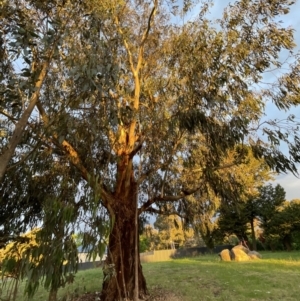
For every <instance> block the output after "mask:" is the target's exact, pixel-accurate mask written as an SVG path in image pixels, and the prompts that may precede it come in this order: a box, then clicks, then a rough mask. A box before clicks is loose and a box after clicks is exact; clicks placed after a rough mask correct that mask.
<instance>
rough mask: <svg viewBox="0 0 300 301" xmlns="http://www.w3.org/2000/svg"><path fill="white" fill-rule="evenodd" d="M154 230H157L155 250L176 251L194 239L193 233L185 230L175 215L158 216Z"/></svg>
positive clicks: (190, 230)
mask: <svg viewBox="0 0 300 301" xmlns="http://www.w3.org/2000/svg"><path fill="white" fill-rule="evenodd" d="M154 228H156V229H158V233H157V239H156V245H155V250H165V249H174V248H176V249H177V248H179V247H182V246H184V245H185V243H186V242H187V241H188V240H189V239H191V238H193V237H194V231H193V230H192V229H186V228H185V227H184V225H183V223H182V221H181V220H180V219H179V218H178V217H177V216H176V215H170V216H158V217H157V218H156V221H155V223H154ZM146 233H147V232H146ZM152 235H153V234H152Z"/></svg>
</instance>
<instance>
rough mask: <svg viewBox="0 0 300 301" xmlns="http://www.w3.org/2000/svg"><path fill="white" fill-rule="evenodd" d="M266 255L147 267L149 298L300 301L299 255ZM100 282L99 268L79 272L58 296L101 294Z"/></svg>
mask: <svg viewBox="0 0 300 301" xmlns="http://www.w3.org/2000/svg"><path fill="white" fill-rule="evenodd" d="M262 254H263V259H262V260H257V261H249V262H221V261H219V259H218V257H217V256H216V255H205V256H200V257H195V258H186V259H176V260H172V261H167V262H157V263H145V264H143V271H144V274H145V277H146V280H147V284H148V288H149V290H150V292H155V290H163V291H167V292H168V291H169V292H172V293H173V294H175V295H177V296H179V300H183V301H194V300H195V301H208V300H224V301H225V300H226V301H230V300H234V301H257V300H275V301H276V300H284V301H292V300H295V301H296V300H300V297H299V290H300V281H299V279H300V252H290V253H285V252H280V253H269V252H262ZM101 279H102V270H101V269H100V268H97V269H91V270H87V271H80V272H78V274H77V275H76V280H75V282H74V283H73V284H71V285H69V286H67V287H66V288H64V289H62V290H61V291H60V292H59V296H63V295H66V294H68V295H72V296H78V295H80V294H83V293H84V292H94V291H99V290H100V289H101ZM20 289H21V288H20ZM17 300H20V301H21V300H24V298H23V297H21V295H19V297H18V299H17ZM33 300H34V301H44V300H47V292H45V291H44V290H43V289H40V290H39V291H38V293H37V294H36V296H35V297H34V299H33Z"/></svg>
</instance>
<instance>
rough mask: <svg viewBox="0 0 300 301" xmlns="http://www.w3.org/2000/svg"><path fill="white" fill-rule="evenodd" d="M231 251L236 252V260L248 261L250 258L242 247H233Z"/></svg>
mask: <svg viewBox="0 0 300 301" xmlns="http://www.w3.org/2000/svg"><path fill="white" fill-rule="evenodd" d="M245 249H246V248H245ZM231 252H232V253H233V254H234V257H233V260H234V261H248V260H249V259H250V257H249V256H248V254H246V253H245V252H244V250H243V249H242V248H236V247H234V248H232V250H231Z"/></svg>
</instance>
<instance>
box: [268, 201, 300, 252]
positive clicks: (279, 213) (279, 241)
mask: <svg viewBox="0 0 300 301" xmlns="http://www.w3.org/2000/svg"><path fill="white" fill-rule="evenodd" d="M299 213H300V203H299V200H292V201H290V202H285V203H283V204H282V205H281V206H280V207H277V208H276V211H275V212H274V213H273V216H272V218H271V219H268V220H267V221H266V222H265V223H264V224H263V227H264V238H265V243H266V244H267V246H269V247H270V248H271V249H272V250H274V249H279V248H284V249H286V250H288V251H291V250H292V249H293V244H294V242H297V234H298V233H299V230H300V221H299ZM294 239H295V240H294ZM298 241H299V238H298Z"/></svg>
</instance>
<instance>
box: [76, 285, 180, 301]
mask: <svg viewBox="0 0 300 301" xmlns="http://www.w3.org/2000/svg"><path fill="white" fill-rule="evenodd" d="M181 300H182V299H181V298H180V297H179V296H178V295H175V294H174V293H172V292H170V291H167V290H165V289H163V288H160V287H156V288H155V290H153V291H151V292H150V295H149V296H148V297H147V299H145V301H181ZM71 301H100V293H99V292H96V293H88V294H84V295H82V296H80V297H77V298H75V299H73V300H71Z"/></svg>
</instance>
